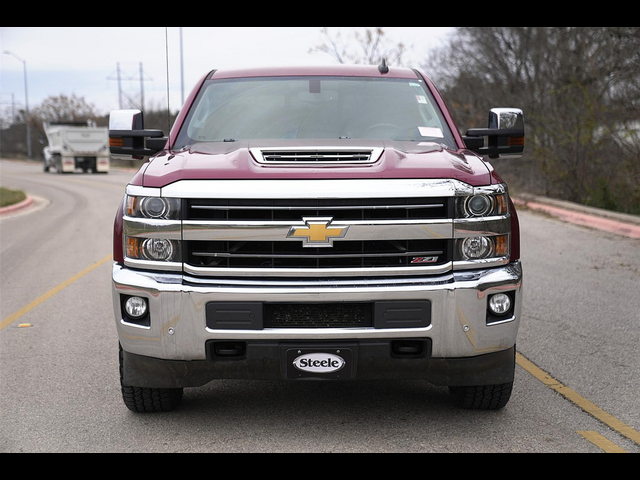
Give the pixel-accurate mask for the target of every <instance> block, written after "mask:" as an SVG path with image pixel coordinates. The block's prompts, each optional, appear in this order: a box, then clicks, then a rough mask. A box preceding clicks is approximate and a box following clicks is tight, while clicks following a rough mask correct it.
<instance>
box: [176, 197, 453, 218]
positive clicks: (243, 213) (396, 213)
mask: <svg viewBox="0 0 640 480" xmlns="http://www.w3.org/2000/svg"><path fill="white" fill-rule="evenodd" d="M449 200H450V199H445V198H379V199H376V198H367V199H301V200H259V201H256V200H191V201H189V202H188V207H187V210H188V211H187V219H188V220H194V221H201V220H202V221H207V220H224V221H236V222H239V221H263V220H266V221H298V220H300V219H301V218H305V217H331V218H333V219H334V221H338V222H340V221H348V220H434V219H446V218H450V217H449V210H448V209H449V204H450V201H449Z"/></svg>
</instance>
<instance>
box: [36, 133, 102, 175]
mask: <svg viewBox="0 0 640 480" xmlns="http://www.w3.org/2000/svg"><path fill="white" fill-rule="evenodd" d="M44 131H45V134H46V136H47V140H48V146H47V147H46V148H45V149H44V171H45V172H48V171H49V170H51V169H54V170H55V171H56V172H57V173H74V172H75V171H76V170H78V169H82V171H83V172H85V173H87V172H88V171H89V170H91V172H93V173H108V172H109V167H110V153H109V129H108V128H101V127H97V126H96V124H95V122H93V121H89V122H87V123H45V124H44Z"/></svg>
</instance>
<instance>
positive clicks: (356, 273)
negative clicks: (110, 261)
mask: <svg viewBox="0 0 640 480" xmlns="http://www.w3.org/2000/svg"><path fill="white" fill-rule="evenodd" d="M452 268H453V263H447V264H445V265H438V266H435V267H414V268H407V267H399V268H286V269H285V268H270V269H266V268H202V267H194V266H192V265H188V264H185V266H184V271H185V273H187V274H190V275H196V276H199V277H215V276H220V277H224V276H234V277H259V278H266V277H270V278H273V277H283V278H296V277H301V276H302V277H307V278H322V277H325V278H326V277H336V278H338V277H371V278H373V277H391V276H407V275H412V276H417V275H441V274H444V273H447V272H450V271H451V269H452Z"/></svg>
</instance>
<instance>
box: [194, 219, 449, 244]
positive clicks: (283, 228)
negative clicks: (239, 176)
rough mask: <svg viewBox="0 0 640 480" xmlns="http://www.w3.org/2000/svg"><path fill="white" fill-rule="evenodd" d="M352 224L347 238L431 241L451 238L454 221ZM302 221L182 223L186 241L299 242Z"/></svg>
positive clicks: (350, 223)
mask: <svg viewBox="0 0 640 480" xmlns="http://www.w3.org/2000/svg"><path fill="white" fill-rule="evenodd" d="M340 225H341V226H344V227H349V233H348V235H347V237H346V238H345V239H344V240H349V241H362V242H364V241H369V240H430V239H439V240H444V239H450V238H452V235H453V220H432V221H426V220H416V221H415V222H414V221H403V222H397V221H381V222H376V221H374V220H371V221H353V222H340ZM305 226H306V223H305V222H304V221H300V222H194V221H185V222H183V239H184V240H186V241H247V242H287V241H289V242H300V241H301V240H300V239H299V238H288V237H289V233H290V232H291V228H292V227H294V228H295V227H305Z"/></svg>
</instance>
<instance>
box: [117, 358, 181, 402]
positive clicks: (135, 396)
mask: <svg viewBox="0 0 640 480" xmlns="http://www.w3.org/2000/svg"><path fill="white" fill-rule="evenodd" d="M123 379H124V375H123V354H122V346H121V347H120V385H121V387H122V399H123V400H124V404H125V405H126V407H127V408H128V409H129V410H130V411H132V412H134V413H167V412H173V411H174V410H175V409H177V408H178V407H179V406H180V404H181V403H182V397H183V395H184V390H183V389H179V388H140V387H131V386H128V385H125V384H124V381H123Z"/></svg>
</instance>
